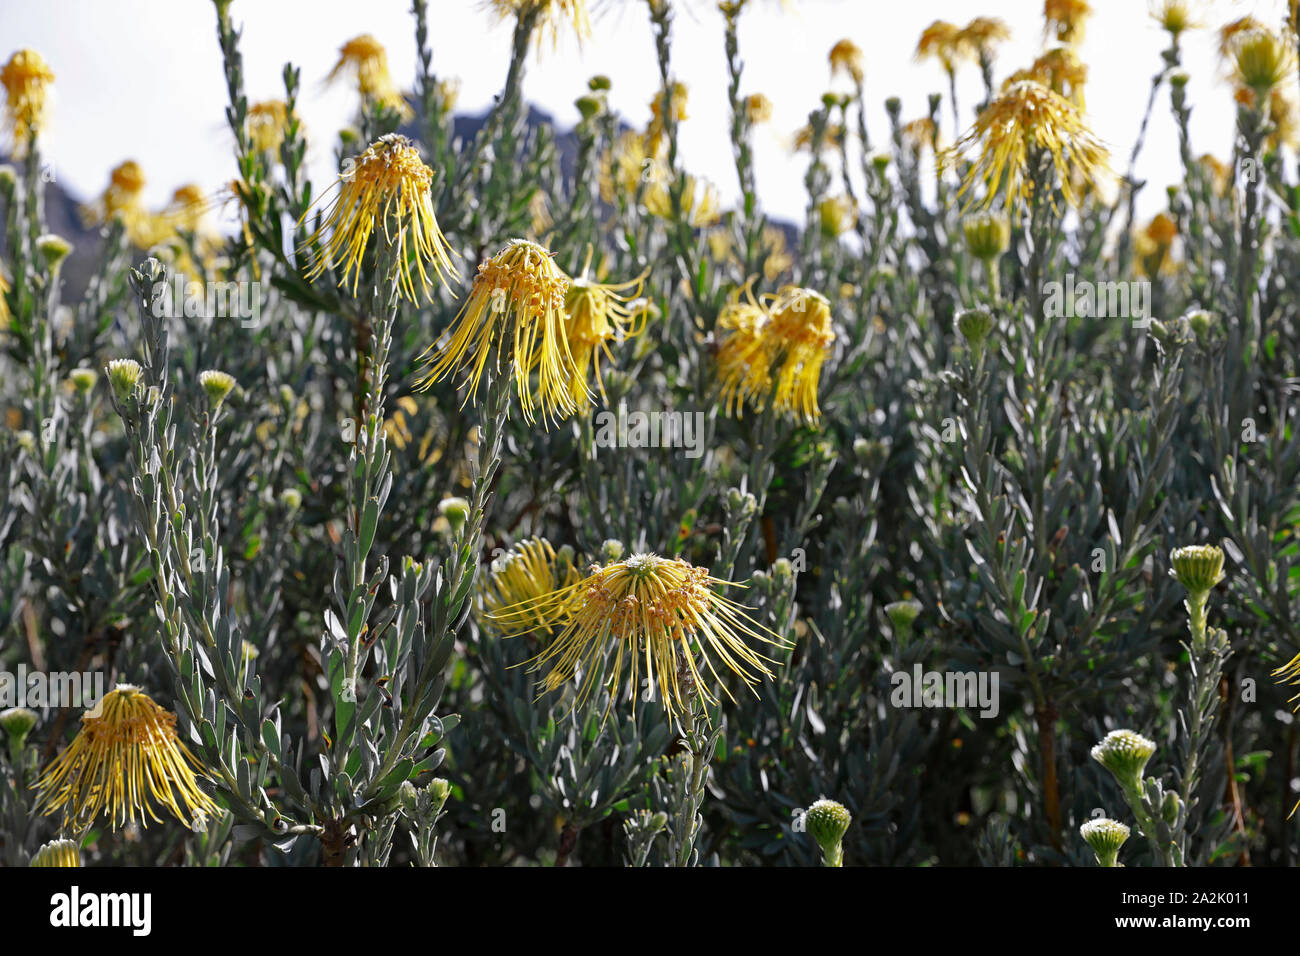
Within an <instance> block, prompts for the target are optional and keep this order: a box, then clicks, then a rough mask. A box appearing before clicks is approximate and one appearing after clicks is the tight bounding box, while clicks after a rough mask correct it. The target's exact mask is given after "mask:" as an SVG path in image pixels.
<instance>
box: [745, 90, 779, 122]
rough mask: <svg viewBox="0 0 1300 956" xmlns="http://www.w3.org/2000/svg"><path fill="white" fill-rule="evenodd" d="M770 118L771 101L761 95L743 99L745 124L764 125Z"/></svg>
mask: <svg viewBox="0 0 1300 956" xmlns="http://www.w3.org/2000/svg"><path fill="white" fill-rule="evenodd" d="M771 118H772V101H771V100H769V99H768V98H767V97H766V96H764V95H763V94H762V93H751V94H750V95H749V96H747V97H745V122H747V123H748V124H749V125H750V126H757V125H758V124H759V123H766V122H768V121H769V120H771Z"/></svg>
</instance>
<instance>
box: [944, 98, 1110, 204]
mask: <svg viewBox="0 0 1300 956" xmlns="http://www.w3.org/2000/svg"><path fill="white" fill-rule="evenodd" d="M976 150H978V155H977V156H976V157H975V159H974V162H973V163H972V165H971V169H970V172H969V173H967V175H966V179H965V180H964V181H963V182H962V186H961V190H960V192H959V195H965V194H967V193H969V192H970V191H971V190H972V188H973V187H974V185H975V184H976V183H977V182H981V183H983V184H984V185H985V188H986V191H987V192H986V195H985V198H984V204H985V205H987V204H988V203H990V202H992V201H993V198H994V197H995V196H997V195H999V194H1002V195H1003V196H1004V197H1005V199H1006V205H1007V207H1008V208H1011V207H1013V206H1015V205H1016V204H1018V203H1019V202H1020V201H1022V200H1024V199H1026V198H1028V197H1029V195H1030V193H1031V192H1032V189H1033V185H1032V183H1031V182H1030V181H1029V173H1030V161H1031V160H1032V159H1033V157H1034V155H1035V154H1039V153H1046V154H1048V155H1049V156H1051V159H1052V164H1053V166H1054V168H1055V170H1056V178H1057V181H1058V184H1059V185H1060V188H1061V192H1062V193H1063V194H1064V195H1065V199H1066V201H1067V202H1069V203H1070V204H1071V205H1078V202H1079V199H1080V195H1079V182H1080V180H1082V181H1084V182H1087V183H1090V184H1093V185H1095V184H1096V182H1097V179H1098V177H1099V176H1100V175H1101V173H1102V172H1103V171H1104V170H1105V169H1106V161H1107V154H1106V148H1105V147H1104V146H1102V144H1101V141H1100V140H1098V139H1097V138H1096V137H1095V136H1094V135H1093V134H1092V132H1091V131H1090V130H1089V129H1088V127H1087V126H1086V125H1085V124H1084V121H1083V117H1082V115H1081V114H1080V113H1079V110H1078V107H1076V106H1075V105H1074V104H1073V103H1071V102H1070V101H1069V100H1067V99H1065V98H1064V97H1062V96H1061V95H1060V94H1058V93H1053V92H1052V91H1051V90H1049V89H1048V88H1047V87H1046V86H1044V85H1043V84H1041V83H1038V82H1036V81H1034V80H1021V81H1020V82H1018V83H1013V84H1012V85H1011V86H1010V87H1009V88H1007V89H1006V90H1004V91H1003V92H1002V93H1001V95H999V96H998V97H997V98H996V99H994V100H993V101H992V102H991V103H989V105H988V106H987V107H985V109H984V111H983V112H981V113H980V115H979V117H978V118H977V119H976V120H975V124H974V125H973V126H972V127H971V128H970V129H969V130H968V131H967V132H966V133H965V134H963V135H962V137H961V139H959V140H958V141H957V142H956V144H954V145H953V147H952V149H950V150H948V151H946V152H945V153H944V154H943V161H944V163H945V165H951V164H953V163H955V162H956V160H957V159H958V158H960V157H962V156H965V155H967V154H969V153H971V152H974V151H976Z"/></svg>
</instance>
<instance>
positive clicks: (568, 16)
mask: <svg viewBox="0 0 1300 956" xmlns="http://www.w3.org/2000/svg"><path fill="white" fill-rule="evenodd" d="M489 2H490V3H491V5H492V7H493V9H495V10H496V13H497V16H499V17H500V18H501V19H503V20H506V19H509V18H512V17H515V18H517V17H520V16H523V15H524V14H525V13H528V12H530V11H532V10H536V11H537V42H538V44H539V45H540V44H541V42H542V40H543V38H544V37H545V36H546V35H547V34H549V35H550V38H551V44H552V46H554V45H555V44H556V43H558V42H559V39H560V27H561V25H562V24H563V23H565V22H568V23H571V24H573V32H574V33H575V34H577V37H578V43H579V45H581V43H582V41H583V40H586V39H589V38H590V37H591V13H590V12H589V11H588V9H587V0H489Z"/></svg>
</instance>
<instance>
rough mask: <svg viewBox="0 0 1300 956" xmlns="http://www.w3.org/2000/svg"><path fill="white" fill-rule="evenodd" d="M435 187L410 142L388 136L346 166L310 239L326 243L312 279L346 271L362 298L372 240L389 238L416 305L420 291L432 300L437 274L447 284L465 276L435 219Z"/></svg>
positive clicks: (343, 281)
mask: <svg viewBox="0 0 1300 956" xmlns="http://www.w3.org/2000/svg"><path fill="white" fill-rule="evenodd" d="M432 182H433V170H432V169H430V168H429V167H428V166H426V165H425V164H424V161H423V160H421V159H420V153H419V151H418V150H417V149H416V148H415V145H414V144H413V143H412V142H411V141H410V140H409V139H407V138H406V137H405V136H401V135H398V134H396V133H393V134H389V135H387V136H381V137H380V138H379V140H378V141H376V142H374V143H372V144H371V145H370V146H369V147H367V148H366V150H365V152H363V153H362V154H361V155H360V156H358V157H356V158H355V159H353V160H350V161H349V162H348V163H347V164H345V168H344V170H343V172H342V174H341V175H340V176H339V180H338V182H337V183H336V184H335V187H336V188H337V189H338V193H337V195H336V196H335V197H334V200H333V201H332V202H331V203H330V205H329V210H328V212H327V213H326V216H325V220H324V221H323V222H322V223H321V224H320V227H319V228H318V229H317V230H316V232H315V233H314V234H313V235H312V236H311V237H310V238H308V239H307V242H306V246H307V247H314V246H316V244H317V243H320V242H322V241H323V242H324V246H323V248H322V249H321V251H320V252H319V254H318V255H317V256H316V258H315V261H314V262H313V263H312V265H311V267H310V268H309V269H308V271H307V277H308V278H309V279H313V278H316V277H317V276H319V275H321V274H322V273H323V272H324V271H325V270H326V269H327V268H336V269H340V270H341V275H340V277H339V285H341V286H346V285H348V283H349V278H350V279H351V292H352V294H353V295H355V294H356V291H357V286H358V284H359V283H360V280H361V271H362V265H363V263H364V259H365V252H366V246H367V244H368V243H369V241H370V237H371V236H372V235H382V237H383V239H384V241H385V242H386V243H387V244H388V245H389V246H390V248H391V252H392V255H393V256H394V257H395V263H396V272H397V278H398V285H399V286H400V288H401V291H402V294H403V295H405V296H406V298H407V299H409V300H410V301H411V302H416V301H418V298H417V291H418V293H419V294H423V295H428V294H429V292H430V290H431V289H432V287H433V281H432V278H431V276H430V273H432V275H433V277H436V278H437V280H438V281H439V282H441V283H444V284H445V283H446V282H447V281H448V279H449V277H450V278H457V279H458V278H460V273H459V272H458V271H457V270H456V267H455V266H454V265H452V262H451V256H450V251H451V250H450V247H449V246H448V244H447V240H446V238H445V237H444V236H443V234H442V230H441V229H439V228H438V220H437V218H436V217H435V215H434V211H433V200H432V198H431V196H430V193H429V187H430V185H431V184H432ZM417 287H418V288H417Z"/></svg>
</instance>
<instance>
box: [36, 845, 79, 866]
mask: <svg viewBox="0 0 1300 956" xmlns="http://www.w3.org/2000/svg"><path fill="white" fill-rule="evenodd" d="M28 866H35V867H78V866H81V849H80V848H79V847H78V846H77V843H76V841H75V840H51V841H50V842H49V843H46V844H45V845H44V846H42V847H41V848H40V849H39V850H37V851H36V852H35V853H34V854H33V855H32V861H31V863H29V864H28Z"/></svg>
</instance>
